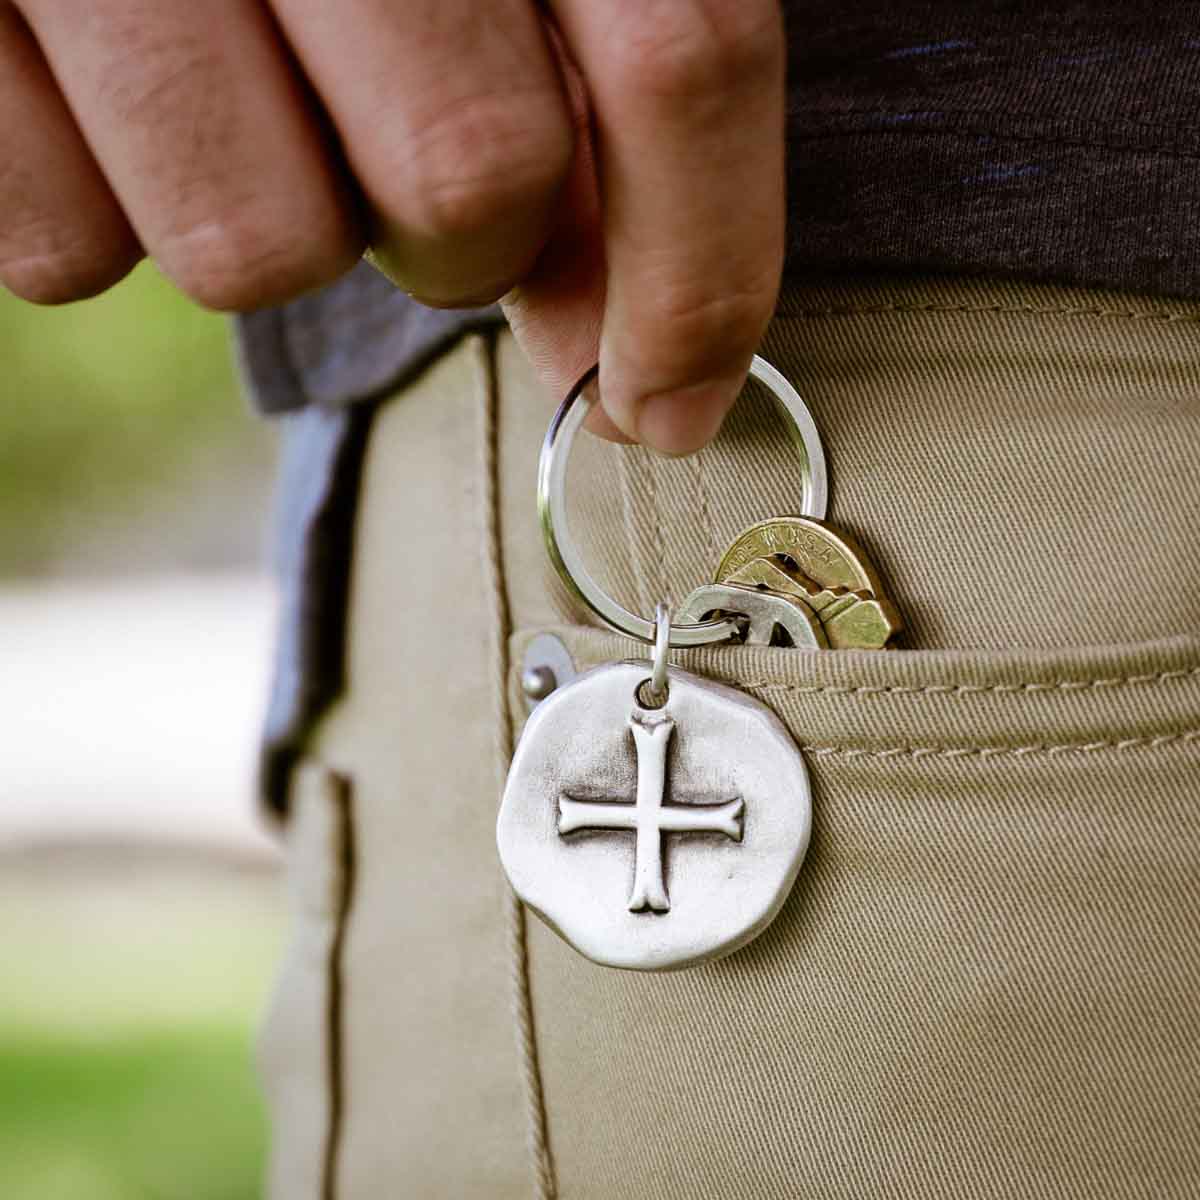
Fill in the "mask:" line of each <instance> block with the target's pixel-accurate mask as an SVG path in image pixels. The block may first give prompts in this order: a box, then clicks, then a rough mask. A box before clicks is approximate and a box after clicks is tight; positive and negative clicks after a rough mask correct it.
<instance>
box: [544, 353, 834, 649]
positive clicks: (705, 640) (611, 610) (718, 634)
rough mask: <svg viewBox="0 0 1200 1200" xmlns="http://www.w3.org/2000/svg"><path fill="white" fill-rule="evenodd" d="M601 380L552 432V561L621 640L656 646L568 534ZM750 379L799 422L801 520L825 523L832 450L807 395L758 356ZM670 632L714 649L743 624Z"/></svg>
mask: <svg viewBox="0 0 1200 1200" xmlns="http://www.w3.org/2000/svg"><path fill="white" fill-rule="evenodd" d="M598 373H599V367H593V368H592V369H591V370H590V371H588V372H587V374H586V375H584V376H583V378H582V379H580V380H579V382H578V383H577V384H576V385H575V386H574V387H573V388H572V389H571V390H570V392H568V393H567V398H566V399H565V400H564V401H563V402H562V404H560V405H559V408H558V412H556V413H555V414H554V419H553V420H552V421H551V422H550V428H549V429H548V430H547V431H546V440H545V442H543V443H542V455H541V458H540V460H539V461H538V515H539V517H540V518H541V522H542V536H543V537H544V538H545V541H546V549H547V551H549V554H550V561H551V562H553V563H554V567H555V569H556V570H557V571H558V573H559V575H560V576H561V577H562V580H563V582H564V583H565V584H566V585H567V587H569V588H570V589H571V592H572V593H573V594H574V595H575V596H577V597H578V598H579V599H580V600H582V601H583V603H584V604H586V605H587V607H588V608H589V609H591V611H592V612H594V613H595V614H596V616H598V617H599V618H600V619H601V620H602V621H603V622H604V623H605V624H606V625H609V626H611V628H613V629H615V630H617V632H618V633H624V634H626V635H627V636H629V637H632V638H636V639H637V640H638V641H639V642H646V643H649V644H651V645H653V644H654V643H655V641H656V636H655V635H656V628H655V625H656V622H654V621H648V620H646V618H645V617H639V616H638V615H637V614H636V613H631V612H630V611H629V610H628V609H627V608H624V607H623V606H622V605H620V604H618V603H617V602H616V601H615V600H614V599H613V598H612V597H611V596H610V595H609V594H608V593H607V592H606V591H605V590H604V589H603V588H602V587H601V586H600V585H599V584H598V583H597V582H596V581H595V580H594V579H593V578H592V576H591V573H590V572H589V571H588V569H587V567H586V566H585V565H584V562H583V556H582V555H581V554H580V553H579V547H578V546H576V544H575V541H574V539H573V538H572V537H571V532H570V530H569V528H568V527H567V501H566V480H567V463H568V461H569V460H570V457H571V446H572V444H573V442H574V441H575V435H576V434H577V433H578V432H579V430H580V429H581V428H582V426H583V423H584V421H585V420H586V419H587V415H588V413H589V412H590V411H591V407H592V405H593V404H594V403H595V396H594V395H589V394H588V391H589V385H590V384H592V383H593V382H594V381H595V379H596V377H597V375H598ZM750 377H751V378H752V379H757V380H758V381H759V382H760V383H761V384H763V385H764V386H765V387H766V388H767V389H768V390H769V391H770V392H771V394H772V396H773V397H774V398H775V401H776V403H778V405H779V407H780V408H782V409H783V411H784V412H785V413H786V414H787V415H788V417H789V418H790V420H791V426H792V429H791V432H792V440H793V442H794V443H795V445H796V448H797V449H798V450H799V451H800V458H801V474H800V508H801V511H800V513H799V514H798V515H800V516H804V517H814V518H816V519H817V520H821V519H822V518H823V517H824V516H825V506H826V504H827V502H828V496H829V484H828V476H827V474H826V469H825V451H824V450H823V449H822V448H821V437H820V434H818V433H817V425H816V422H815V421H814V420H813V416H812V413H810V412H809V411H808V406H807V405H806V404H805V403H804V401H803V400H802V399H801V398H800V393H799V392H797V391H796V389H795V388H794V387H792V385H791V384H790V383H789V382H788V381H787V380H786V379H785V378H784V377H783V375H781V374H780V373H779V372H778V371H777V370H776V369H775V368H774V367H773V366H771V364H770V363H769V362H767V361H766V359H763V358H759V356H758V355H757V354H756V355H755V356H754V361H753V362H752V363H751V364H750ZM669 630H670V633H669V636H668V641H667V645H668V646H706V645H708V644H709V643H710V642H724V641H728V640H729V639H730V638H733V637H736V636H737V635H738V634H739V633H740V630H741V622H739V621H738V620H737V619H736V618H734V617H719V618H716V619H713V620H709V621H697V622H695V623H694V624H687V625H671V626H669ZM664 658H665V655H664Z"/></svg>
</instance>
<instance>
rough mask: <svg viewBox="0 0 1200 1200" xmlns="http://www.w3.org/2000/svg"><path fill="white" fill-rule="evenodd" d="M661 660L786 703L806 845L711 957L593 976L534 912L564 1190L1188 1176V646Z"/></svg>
mask: <svg viewBox="0 0 1200 1200" xmlns="http://www.w3.org/2000/svg"><path fill="white" fill-rule="evenodd" d="M536 632H538V633H543V632H551V633H553V634H554V635H555V636H557V637H559V638H560V639H561V640H562V642H563V643H564V645H565V647H566V648H567V650H568V651H569V653H570V654H571V657H572V659H573V661H574V665H575V666H576V668H577V669H579V670H586V669H588V668H589V667H592V666H595V665H598V664H600V663H602V662H605V661H612V660H614V659H620V658H629V657H639V656H640V654H639V651H638V649H637V648H635V647H633V646H632V644H631V643H630V642H628V641H625V640H623V639H620V638H617V637H615V636H613V635H610V634H606V633H602V632H599V631H596V630H591V629H582V628H580V627H578V626H571V627H557V628H555V629H552V630H548V631H547V630H538V631H536ZM533 635H534V631H529V632H528V633H525V632H523V633H521V634H518V635H517V636H516V637H515V638H514V644H513V647H512V655H511V660H512V662H513V664H514V668H513V675H512V678H511V681H510V687H511V695H512V699H513V711H514V712H523V711H524V709H523V706H521V705H519V703H518V702H519V701H520V698H521V693H520V680H519V666H520V664H521V662H522V656H523V653H524V648H525V646H526V644H527V642H528V640H529V638H530V637H531V636H533ZM673 658H674V659H675V660H676V661H677V663H678V665H679V666H680V667H682V668H684V669H688V670H692V671H696V672H697V673H699V674H703V675H707V676H709V677H712V678H715V679H718V680H721V681H723V682H727V683H730V684H732V685H733V686H735V687H740V688H743V689H744V690H745V691H747V692H748V693H749V694H750V695H753V696H755V697H756V698H758V699H760V700H762V701H763V702H764V703H766V704H768V705H769V706H770V707H772V708H773V709H774V710H775V711H776V712H777V713H778V714H779V716H780V717H781V718H782V720H783V721H784V723H785V724H786V725H787V726H788V728H789V730H790V732H791V733H792V736H793V737H794V738H795V739H796V741H797V743H798V745H800V747H801V749H802V751H803V753H804V756H805V760H806V763H807V767H808V771H809V774H810V777H811V781H812V786H813V837H812V842H811V844H810V848H809V852H808V856H807V859H806V861H805V863H804V866H803V867H802V868H801V872H800V875H799V878H798V880H797V883H796V885H795V887H794V889H793V891H792V894H791V896H790V898H789V900H788V901H787V903H786V904H785V906H784V908H783V910H782V911H781V913H780V915H779V917H778V918H777V919H776V921H775V922H774V924H773V925H771V926H770V927H769V928H768V929H767V930H766V932H765V933H764V934H763V935H762V936H761V937H760V938H758V939H757V940H756V941H754V942H752V943H751V944H750V945H749V946H747V947H745V948H744V949H742V950H740V951H738V952H737V953H735V954H733V955H731V956H730V957H728V958H726V959H723V960H721V961H720V962H717V963H713V964H708V965H705V966H703V967H699V968H695V969H692V970H688V971H683V972H678V973H675V974H669V975H658V976H640V975H636V974H631V973H628V972H621V971H613V970H607V969H604V968H600V967H596V966H594V965H593V964H592V963H590V962H588V961H587V960H585V959H583V958H582V957H580V956H579V955H577V954H576V953H574V952H573V951H572V950H570V949H569V948H568V947H567V946H566V945H565V944H564V943H562V942H561V941H560V940H559V939H558V938H557V937H556V935H554V934H553V933H552V932H550V931H549V930H548V929H546V928H545V927H544V926H542V925H541V923H540V922H538V921H530V923H529V925H530V934H529V962H530V980H531V989H532V995H533V1008H534V1011H535V1012H536V1013H537V1014H538V1037H539V1049H540V1052H541V1064H542V1077H543V1086H544V1093H545V1100H546V1108H547V1112H548V1114H549V1121H550V1139H551V1144H552V1145H553V1147H554V1152H555V1160H556V1164H557V1169H558V1176H559V1183H560V1186H561V1188H562V1191H563V1194H564V1195H571V1196H574V1197H605V1200H615V1198H618V1197H633V1196H639V1197H642V1196H653V1197H662V1198H664V1200H665V1198H666V1197H674V1196H682V1195H687V1196H694V1197H705V1198H707V1197H712V1198H714V1200H715V1198H716V1197H721V1198H723V1200H728V1198H745V1200H751V1198H752V1197H753V1198H755V1200H760V1198H762V1197H766V1196H780V1197H783V1196H807V1195H820V1196H823V1197H827V1198H828V1197H839V1198H840V1197H845V1198H846V1200H849V1198H850V1197H862V1196H884V1195H888V1196H891V1195H895V1196H904V1197H907V1198H917V1197H920V1198H922V1200H924V1198H930V1200H932V1198H933V1197H944V1196H972V1197H1000V1196H1013V1195H1047V1196H1049V1195H1053V1196H1070V1197H1077V1196H1078V1197H1085V1196H1098V1195H1104V1196H1121V1197H1133V1196H1172V1197H1183V1196H1187V1195H1191V1194H1194V1188H1195V1179H1196V1177H1197V1172H1198V1171H1200V1148H1198V1145H1197V1140H1196V1138H1195V1136H1194V1134H1195V1131H1194V1123H1195V1113H1196V1112H1197V1111H1198V1110H1200V1017H1198V1016H1197V1011H1196V1003H1195V996H1196V994H1197V989H1200V940H1198V939H1197V938H1196V935H1195V930H1196V919H1197V909H1198V907H1200V906H1198V901H1197V897H1198V895H1200V806H1198V805H1197V803H1196V801H1197V797H1198V795H1200V641H1198V640H1197V639H1195V638H1178V639H1169V640H1165V641H1161V642H1155V643H1140V644H1132V645H1124V646H1098V647H1074V648H1069V649H1064V650H1061V651H1051V650H1045V651H1033V650H1023V651H1012V652H1004V651H972V652H952V651H944V652H940V651H907V652H905V651H896V652H891V653H878V652H877V653H875V654H870V653H867V654H862V653H858V654H856V653H854V652H842V651H839V652H817V653H810V652H805V651H797V650H786V649H777V648H770V647H725V648H711V649H705V650H698V651H680V652H676V653H675V654H674V655H673ZM730 752H731V753H736V747H731V748H730ZM597 1114H603V1119H602V1120H598V1119H597ZM613 1145H620V1146H621V1147H622V1154H621V1155H619V1156H613V1155H612V1154H611V1147H612V1146H613Z"/></svg>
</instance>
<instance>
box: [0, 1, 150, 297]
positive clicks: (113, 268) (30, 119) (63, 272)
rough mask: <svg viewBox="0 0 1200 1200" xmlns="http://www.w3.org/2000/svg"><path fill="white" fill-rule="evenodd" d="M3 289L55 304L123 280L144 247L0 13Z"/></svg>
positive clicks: (59, 101) (36, 57)
mask: <svg viewBox="0 0 1200 1200" xmlns="http://www.w3.org/2000/svg"><path fill="white" fill-rule="evenodd" d="M0 112H2V113H3V114H4V119H3V121H0V213H3V214H4V217H3V220H2V221H0V281H2V282H3V283H4V285H5V286H6V287H8V288H9V290H11V291H13V292H15V293H16V294H17V295H18V296H21V297H22V298H23V299H26V300H33V301H35V302H37V303H40V304H56V303H61V302H64V301H67V300H80V299H83V298H84V297H85V296H92V295H95V294H96V293H97V292H102V291H103V290H104V289H105V288H107V287H109V286H111V285H112V284H114V283H116V282H117V280H119V279H121V278H123V277H124V276H125V275H126V274H127V273H128V272H129V270H130V269H131V268H132V267H133V265H134V263H136V262H137V260H138V259H139V258H140V257H141V247H140V246H139V245H138V242H137V238H136V237H135V236H134V233H133V230H132V229H130V227H129V223H128V222H127V221H126V220H125V217H124V215H123V214H122V212H121V209H120V206H119V205H118V204H117V201H116V198H115V197H114V196H113V194H112V192H111V191H110V190H109V187H108V184H107V183H105V181H104V176H103V175H102V174H101V173H100V168H99V167H98V166H97V165H96V161H95V159H94V158H92V155H91V153H90V152H89V150H88V148H87V145H86V144H85V143H84V140H83V137H82V135H81V134H80V132H79V130H78V129H77V128H76V126H75V122H74V120H72V118H71V114H70V112H69V111H68V110H67V106H66V104H65V103H64V102H63V98H62V96H61V94H60V93H59V90H58V88H57V86H56V85H55V83H54V78H53V76H51V74H50V70H49V68H48V67H47V66H46V61H45V59H44V58H43V57H42V52H41V50H40V49H39V48H38V45H37V42H36V41H34V39H33V36H32V35H31V34H30V32H29V29H28V28H27V27H26V25H25V23H24V21H23V20H22V19H21V17H20V16H19V15H18V14H17V13H16V11H15V10H13V9H11V8H7V7H4V6H0Z"/></svg>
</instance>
